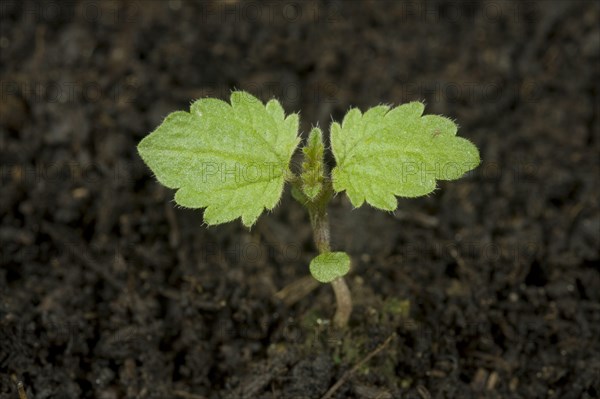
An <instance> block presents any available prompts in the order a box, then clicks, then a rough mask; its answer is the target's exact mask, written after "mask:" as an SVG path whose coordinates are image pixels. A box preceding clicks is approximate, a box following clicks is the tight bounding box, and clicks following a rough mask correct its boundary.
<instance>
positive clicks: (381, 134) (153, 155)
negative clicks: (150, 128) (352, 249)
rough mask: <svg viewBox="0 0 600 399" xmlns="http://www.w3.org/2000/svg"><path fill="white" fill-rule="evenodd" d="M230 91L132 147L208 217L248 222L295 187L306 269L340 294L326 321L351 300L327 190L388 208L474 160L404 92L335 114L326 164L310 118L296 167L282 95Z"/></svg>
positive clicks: (466, 146)
mask: <svg viewBox="0 0 600 399" xmlns="http://www.w3.org/2000/svg"><path fill="white" fill-rule="evenodd" d="M230 101H231V104H228V103H227V102H225V101H221V100H218V99H214V98H204V99H200V100H197V101H195V102H194V103H192V105H191V107H190V112H184V111H177V112H173V113H172V114H170V115H168V116H167V117H166V119H165V120H164V121H163V123H162V124H161V125H160V126H159V127H158V128H157V129H156V130H155V131H154V132H152V133H151V134H150V135H148V136H147V137H146V138H144V139H143V140H142V141H141V142H140V143H139V145H138V151H139V153H140V155H141V157H142V159H143V160H144V161H145V162H146V164H148V166H149V167H150V169H152V171H153V172H154V174H155V175H156V178H157V179H158V181H159V182H160V183H162V184H163V185H165V186H167V187H169V188H172V189H177V192H176V193H175V202H176V203H177V204H179V205H181V206H182V207H186V208H205V210H204V221H205V223H206V224H207V225H209V226H211V225H217V224H221V223H225V222H229V221H232V220H234V219H237V218H240V217H241V219H242V223H243V224H244V225H245V226H247V227H250V226H252V225H253V224H254V223H255V222H256V220H257V219H258V217H259V216H260V215H261V214H262V213H263V211H264V210H265V209H267V210H272V209H273V208H274V207H275V206H276V205H277V204H278V203H279V200H280V199H281V195H282V193H283V188H284V185H285V183H286V182H288V183H290V184H291V186H292V196H293V197H294V198H295V199H296V200H298V201H299V202H300V203H301V204H302V205H304V206H305V207H306V208H307V210H308V213H309V216H310V222H311V225H312V228H313V233H314V240H315V244H316V247H317V249H318V251H319V255H318V256H316V257H315V258H314V259H313V260H312V261H311V262H310V267H309V268H310V272H311V274H312V275H313V277H314V278H315V279H317V280H318V281H320V282H322V283H331V285H332V287H333V290H334V293H335V297H336V301H337V310H336V313H335V315H334V319H333V321H334V324H335V326H337V327H340V328H343V327H345V326H346V325H347V323H348V319H349V317H350V312H351V310H352V300H351V297H350V291H349V290H348V286H347V285H346V283H345V281H344V275H346V274H347V273H348V271H349V270H350V257H349V256H348V254H347V253H345V252H332V250H331V247H330V239H329V222H328V217H327V205H328V203H329V201H330V200H331V199H332V197H333V196H334V195H335V194H336V193H340V192H343V191H345V192H346V194H347V195H348V198H349V199H350V202H351V203H352V205H353V206H354V207H360V206H361V205H362V204H363V203H365V202H366V203H368V204H369V205H371V206H373V207H375V208H378V209H381V210H384V211H394V210H395V209H396V207H397V206H398V204H397V198H396V197H420V196H423V195H427V194H429V193H431V192H433V191H434V190H435V188H436V181H437V180H454V179H458V178H459V177H461V176H462V175H464V174H465V173H466V172H467V171H469V170H471V169H473V168H475V167H476V166H477V165H478V164H479V162H480V161H479V151H478V150H477V148H476V147H475V146H474V145H473V144H472V143H471V142H469V141H468V140H466V139H464V138H461V137H457V136H456V131H457V126H456V124H455V123H454V122H452V121H451V120H450V119H448V118H445V117H443V116H438V115H425V116H424V115H423V110H424V105H423V103H421V102H411V103H408V104H404V105H400V106H398V107H395V108H391V107H389V106H387V105H379V106H376V107H373V108H371V109H369V110H368V111H367V112H365V113H362V112H361V111H360V110H358V109H357V108H352V109H350V110H349V111H348V113H347V114H346V115H345V117H344V119H343V121H342V123H341V124H340V123H337V122H333V123H332V124H331V129H330V134H331V152H332V153H333V156H334V158H335V161H336V165H335V167H334V168H333V170H331V173H328V170H327V169H326V167H325V163H324V152H325V146H324V144H323V134H322V132H321V129H319V128H318V127H315V128H313V129H312V130H311V131H310V134H309V136H308V140H307V142H306V145H305V146H304V147H303V148H302V152H303V156H304V158H303V162H302V166H301V170H300V171H298V172H299V173H297V172H294V171H292V170H291V169H290V162H291V159H292V156H293V154H294V152H295V151H296V149H297V147H298V144H299V143H300V141H301V140H300V137H299V132H298V128H299V126H298V114H295V113H292V114H290V115H288V116H286V115H285V113H284V110H283V108H282V106H281V104H280V103H279V101H277V100H275V99H273V100H270V101H269V102H267V103H266V105H265V104H263V103H262V102H261V101H260V100H259V99H257V98H255V97H253V96H252V95H250V94H248V93H246V92H243V91H234V92H232V94H231V100H230Z"/></svg>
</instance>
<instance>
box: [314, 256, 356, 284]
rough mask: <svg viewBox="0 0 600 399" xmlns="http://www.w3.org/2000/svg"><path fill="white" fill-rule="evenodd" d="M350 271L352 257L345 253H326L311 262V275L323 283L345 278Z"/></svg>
mask: <svg viewBox="0 0 600 399" xmlns="http://www.w3.org/2000/svg"><path fill="white" fill-rule="evenodd" d="M349 270H350V256H348V254H347V253H345V252H325V253H323V254H321V255H319V256H317V257H316V258H314V259H313V260H312V261H311V262H310V274H312V276H313V277H314V278H315V279H316V280H317V281H320V282H321V283H329V282H332V281H333V280H335V279H336V278H338V277H342V276H345V275H346V274H347V273H348V271H349Z"/></svg>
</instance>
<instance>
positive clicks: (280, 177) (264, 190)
mask: <svg viewBox="0 0 600 399" xmlns="http://www.w3.org/2000/svg"><path fill="white" fill-rule="evenodd" d="M230 101H231V104H228V103H227V102H224V101H221V100H217V99H212V98H205V99H200V100H197V101H195V102H194V103H193V104H192V105H191V107H190V112H183V111H178V112H173V113H172V114H170V115H169V116H167V118H166V119H165V120H164V121H163V123H162V124H161V125H160V126H159V127H158V128H157V129H156V130H155V131H154V132H152V133H151V134H150V135H148V136H147V137H146V138H144V139H143V140H142V141H141V142H140V144H139V145H138V151H139V153H140V155H141V157H142V159H143V160H144V162H146V164H147V165H148V166H149V167H150V169H152V171H153V172H154V174H155V175H156V178H157V179H158V181H159V182H161V183H162V184H163V185H165V186H167V187H169V188H174V189H177V192H176V193H175V202H177V203H178V204H179V205H181V206H183V207H187V208H206V210H205V212H204V221H205V222H206V223H207V224H208V225H215V224H220V223H225V222H228V221H231V220H234V219H237V218H239V217H241V218H242V222H243V223H244V225H246V226H251V225H252V224H254V223H255V222H256V219H257V218H258V217H259V216H260V214H261V213H262V212H263V210H264V209H273V207H275V205H276V204H277V203H278V202H279V200H280V198H281V193H282V190H283V185H284V178H285V176H286V174H288V173H290V171H289V163H290V159H291V157H292V154H293V153H294V150H295V149H296V147H297V145H298V143H299V140H300V139H299V137H298V115H297V114H291V115H289V116H287V117H286V116H285V114H284V111H283V108H282V107H281V104H280V103H279V102H278V101H277V100H271V101H269V102H268V103H267V104H266V105H264V104H263V103H262V102H261V101H260V100H258V99H257V98H255V97H253V96H252V95H250V94H248V93H246V92H243V91H234V92H233V93H232V94H231V100H230Z"/></svg>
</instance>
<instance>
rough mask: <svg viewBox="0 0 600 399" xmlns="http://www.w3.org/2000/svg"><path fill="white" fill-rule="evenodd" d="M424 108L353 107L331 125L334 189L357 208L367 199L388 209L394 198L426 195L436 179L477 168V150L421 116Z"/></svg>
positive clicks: (446, 124)
mask: <svg viewBox="0 0 600 399" xmlns="http://www.w3.org/2000/svg"><path fill="white" fill-rule="evenodd" d="M423 110H424V105H423V104H422V103H420V102H411V103H408V104H404V105H400V106H398V107H396V108H393V109H391V110H390V107H388V106H386V105H380V106H377V107H373V108H371V109H369V110H368V111H367V112H365V113H364V114H362V113H361V112H360V111H359V110H358V109H357V108H353V109H351V110H350V111H349V112H348V113H347V114H346V116H345V117H344V120H343V122H342V124H341V125H340V124H339V123H337V122H333V123H332V124H331V146H332V152H333V155H334V157H335V159H336V167H335V168H334V169H333V171H332V183H333V188H334V190H335V191H336V192H341V191H346V194H347V195H348V197H349V198H350V202H352V205H354V206H355V207H359V206H361V205H362V204H363V203H364V202H365V201H366V202H367V203H368V204H370V205H372V206H374V207H376V208H379V209H383V210H388V211H392V210H395V209H396V207H397V199H396V196H399V197H419V196H422V195H427V194H429V193H431V192H432V191H433V190H434V189H435V188H436V180H454V179H458V178H459V177H461V176H462V175H463V174H465V173H466V172H467V171H469V170H471V169H473V168H475V167H476V166H477V165H479V162H480V160H479V151H478V150H477V147H475V145H473V144H472V143H471V142H470V141H468V140H467V139H464V138H462V137H456V131H457V126H456V124H455V123H454V122H452V121H451V120H450V119H448V118H445V117H443V116H438V115H426V116H422V114H423Z"/></svg>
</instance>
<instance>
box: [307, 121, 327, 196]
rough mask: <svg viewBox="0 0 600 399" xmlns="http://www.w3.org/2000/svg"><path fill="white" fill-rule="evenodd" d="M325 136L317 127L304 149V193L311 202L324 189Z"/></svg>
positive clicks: (311, 133)
mask: <svg viewBox="0 0 600 399" xmlns="http://www.w3.org/2000/svg"><path fill="white" fill-rule="evenodd" d="M324 151H325V148H324V146H323V134H322V133H321V129H319V128H318V127H315V128H313V129H312V131H311V132H310V134H309V136H308V142H307V143H306V146H305V147H303V148H302V152H303V153H304V160H303V162H302V191H303V192H304V194H306V196H307V197H308V198H310V199H311V200H313V199H315V197H316V196H317V195H319V193H320V192H321V188H323V172H324V170H323V152H324Z"/></svg>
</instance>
